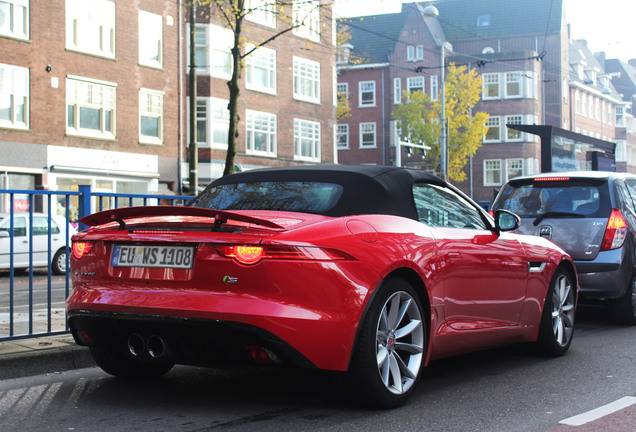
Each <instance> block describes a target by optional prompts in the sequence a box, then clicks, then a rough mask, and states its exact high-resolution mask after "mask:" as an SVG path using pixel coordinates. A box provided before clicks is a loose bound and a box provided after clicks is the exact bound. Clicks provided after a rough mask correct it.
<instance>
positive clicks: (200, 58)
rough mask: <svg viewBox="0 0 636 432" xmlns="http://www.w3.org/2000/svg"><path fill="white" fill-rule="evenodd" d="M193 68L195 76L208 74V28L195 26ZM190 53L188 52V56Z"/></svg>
mask: <svg viewBox="0 0 636 432" xmlns="http://www.w3.org/2000/svg"><path fill="white" fill-rule="evenodd" d="M189 40H190V38H189V37H188V41H189ZM194 45H195V46H194V49H195V54H194V55H195V66H196V68H197V74H200V75H203V74H205V75H209V74H210V56H209V55H208V26H206V25H201V24H197V25H196V26H195V27H194ZM189 53H190V51H189V50H188V55H189Z"/></svg>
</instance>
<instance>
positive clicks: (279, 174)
mask: <svg viewBox="0 0 636 432" xmlns="http://www.w3.org/2000/svg"><path fill="white" fill-rule="evenodd" d="M269 181H273V182H291V181H300V182H324V183H335V184H339V185H341V186H342V187H343V193H342V196H341V197H340V199H339V200H338V202H337V203H336V205H335V206H334V207H333V208H331V209H330V210H328V211H327V212H325V213H324V215H326V216H349V215H356V214H390V215H396V216H403V217H407V218H411V219H417V212H416V210H415V204H414V201H413V184H414V183H417V182H425V183H434V184H439V185H445V184H446V183H445V182H444V181H443V180H442V179H440V178H439V177H437V176H434V175H432V174H429V173H427V172H425V171H421V170H415V169H408V168H398V167H389V166H375V165H317V166H293V167H279V168H264V169H257V170H251V171H245V172H241V173H236V174H232V175H229V176H225V177H221V178H220V179H217V180H215V181H213V182H212V183H211V184H210V185H209V186H208V187H207V188H206V190H207V189H210V188H213V187H216V186H219V185H225V184H236V183H254V182H269ZM203 193H205V192H203Z"/></svg>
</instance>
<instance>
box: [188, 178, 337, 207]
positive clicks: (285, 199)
mask: <svg viewBox="0 0 636 432" xmlns="http://www.w3.org/2000/svg"><path fill="white" fill-rule="evenodd" d="M341 195H342V186H340V185H338V184H334V183H322V182H255V183H234V184H224V185H219V186H215V187H211V188H208V189H206V190H205V191H203V192H202V193H201V194H200V195H199V196H198V197H197V198H196V199H195V200H194V201H193V202H192V204H191V205H192V206H193V207H202V208H211V209H216V210H280V211H291V212H302V213H315V214H323V213H325V212H327V211H329V210H331V209H332V208H333V207H334V206H335V205H336V203H337V202H338V199H339V198H340V196H341Z"/></svg>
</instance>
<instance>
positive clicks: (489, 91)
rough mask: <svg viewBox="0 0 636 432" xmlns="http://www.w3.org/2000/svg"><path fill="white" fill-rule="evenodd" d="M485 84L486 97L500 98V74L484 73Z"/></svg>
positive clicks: (484, 96)
mask: <svg viewBox="0 0 636 432" xmlns="http://www.w3.org/2000/svg"><path fill="white" fill-rule="evenodd" d="M482 80H483V85H484V95H483V98H484V99H499V97H500V96H499V74H498V73H488V74H483V75H482Z"/></svg>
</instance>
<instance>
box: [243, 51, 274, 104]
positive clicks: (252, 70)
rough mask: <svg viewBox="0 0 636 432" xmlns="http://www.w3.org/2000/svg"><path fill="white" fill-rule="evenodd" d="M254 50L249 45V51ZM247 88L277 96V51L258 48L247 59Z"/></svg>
mask: <svg viewBox="0 0 636 432" xmlns="http://www.w3.org/2000/svg"><path fill="white" fill-rule="evenodd" d="M253 48H254V45H251V44H249V45H248V46H247V50H248V51H249V50H251V49H253ZM245 75H246V81H245V88H247V89H249V90H255V91H260V92H264V93H270V94H276V51H274V50H273V49H269V48H264V47H261V48H258V49H257V50H255V51H254V52H252V53H251V54H250V55H249V56H248V57H247V62H246V72H245Z"/></svg>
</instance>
